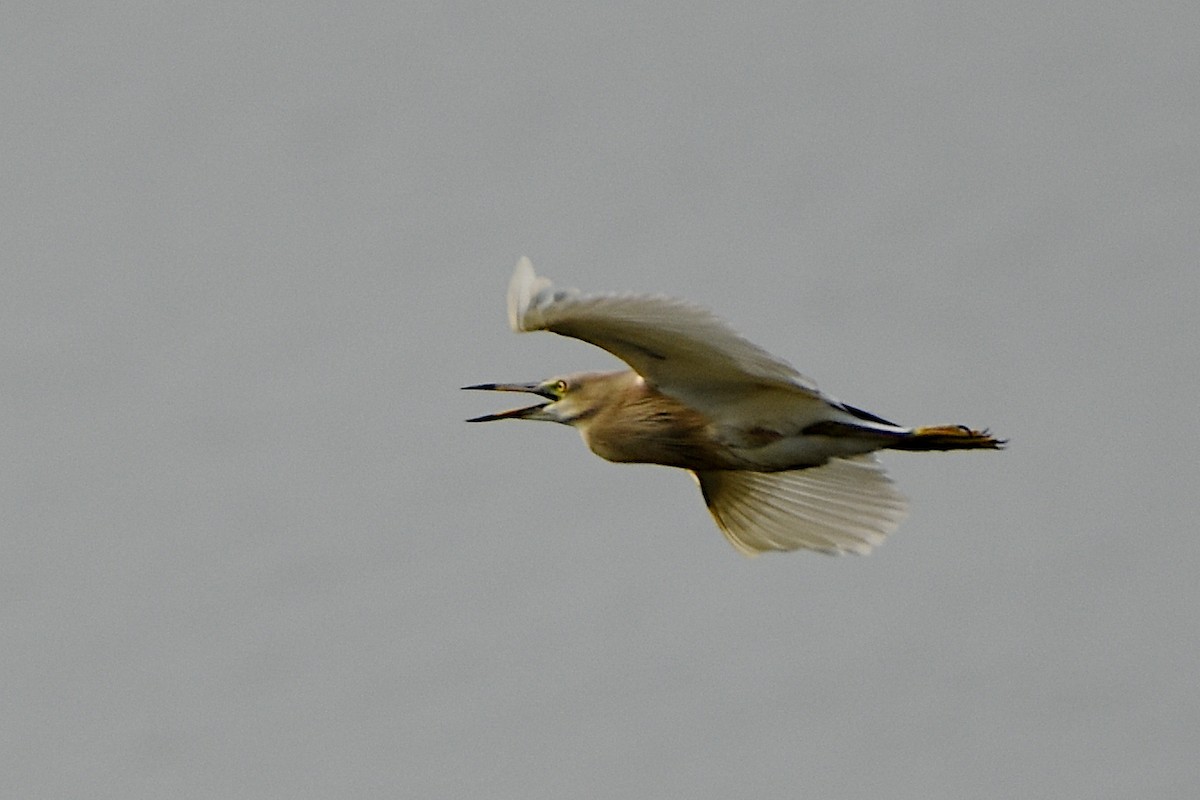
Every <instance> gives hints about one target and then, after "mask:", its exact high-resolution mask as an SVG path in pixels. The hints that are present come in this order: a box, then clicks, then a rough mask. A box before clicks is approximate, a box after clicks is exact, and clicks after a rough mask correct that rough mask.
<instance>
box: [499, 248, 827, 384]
mask: <svg viewBox="0 0 1200 800" xmlns="http://www.w3.org/2000/svg"><path fill="white" fill-rule="evenodd" d="M508 321H509V325H511V327H512V329H513V330H514V331H517V332H522V331H538V330H546V331H553V332H554V333H558V334H561V335H563V336H570V337H573V338H575V339H580V340H582V341H585V342H589V343H591V344H594V345H596V346H597V347H601V348H603V349H605V350H607V351H608V352H610V353H612V354H613V355H615V356H616V357H617V358H620V359H621V360H622V361H624V362H625V363H627V364H628V365H629V366H630V367H632V368H633V369H634V370H635V371H636V372H637V373H638V374H639V375H641V376H642V377H643V378H644V379H646V381H647V382H649V383H650V384H651V385H653V386H654V387H655V388H657V389H659V390H660V391H662V392H664V393H667V394H671V395H673V396H676V397H679V398H680V399H683V400H688V401H696V400H697V398H700V397H705V396H707V397H710V398H712V397H714V396H724V397H725V398H728V397H729V396H736V395H738V394H739V393H743V392H746V391H750V390H761V389H762V388H763V387H764V386H770V387H777V388H785V389H788V390H791V391H794V392H798V393H802V394H804V395H807V396H808V397H809V398H815V397H822V396H821V394H820V392H819V391H818V390H817V387H816V385H815V384H814V383H813V382H812V381H811V380H809V379H808V378H806V377H804V376H803V375H801V374H800V373H799V372H797V371H796V370H795V369H794V368H793V367H792V366H791V365H790V364H788V363H787V362H785V361H783V360H782V359H779V358H777V357H775V356H773V355H771V354H770V353H768V352H767V351H766V350H763V349H762V348H761V347H759V346H758V345H756V344H754V343H752V342H750V341H748V340H746V339H744V338H743V337H742V336H740V335H739V334H737V333H736V332H735V331H734V330H733V329H732V328H730V327H729V325H728V324H726V323H725V322H724V321H723V320H721V319H720V318H719V317H717V316H716V315H714V314H713V313H712V312H710V311H707V310H705V309H702V308H698V307H696V306H693V305H690V304H688V303H685V302H683V301H681V300H675V299H673V298H669V297H659V296H652V295H616V294H599V295H584V294H581V293H579V292H578V291H577V290H574V289H566V290H563V289H555V288H554V286H553V285H552V284H551V282H550V281H549V280H547V279H546V278H543V277H539V276H538V275H537V274H535V273H534V271H533V265H532V264H531V263H530V261H529V259H528V258H522V259H521V260H520V261H519V262H518V263H517V268H516V271H515V272H514V273H513V277H512V281H511V282H510V283H509V289H508ZM822 399H824V398H823V397H822Z"/></svg>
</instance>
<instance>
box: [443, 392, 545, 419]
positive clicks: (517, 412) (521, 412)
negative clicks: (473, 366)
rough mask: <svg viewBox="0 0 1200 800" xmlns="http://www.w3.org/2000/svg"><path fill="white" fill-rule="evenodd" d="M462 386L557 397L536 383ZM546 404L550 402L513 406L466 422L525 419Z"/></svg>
mask: <svg viewBox="0 0 1200 800" xmlns="http://www.w3.org/2000/svg"><path fill="white" fill-rule="evenodd" d="M462 388H463V389H479V390H482V391H485V392H528V393H529V394H536V395H538V396H540V397H545V398H547V399H549V400H555V399H557V398H556V397H555V396H554V395H553V394H551V393H550V391H549V390H547V389H543V388H542V387H541V385H540V384H537V383H480V384H478V385H476V386H464V387H462ZM548 405H550V404H549V403H538V404H537V405H535V406H526V407H525V408H514V409H511V410H509V411H501V412H499V413H497V414H484V415H483V416H482V417H473V418H471V419H469V420H467V422H491V421H492V420H494V419H525V418H526V417H529V416H532V415H533V414H535V413H537V412H538V411H541V410H542V409H543V408H545V407H546V406H548Z"/></svg>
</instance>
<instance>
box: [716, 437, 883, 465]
mask: <svg viewBox="0 0 1200 800" xmlns="http://www.w3.org/2000/svg"><path fill="white" fill-rule="evenodd" d="M885 444H886V440H884V439H881V438H873V437H872V438H866V437H864V438H857V437H854V438H852V437H835V436H812V435H808V434H796V435H795V436H783V437H780V438H779V439H776V440H775V441H773V442H770V443H768V444H765V445H762V446H760V447H754V448H735V449H734V452H735V453H736V455H737V457H738V459H739V460H741V461H742V462H744V463H745V464H746V466H744V467H741V469H755V470H761V471H763V472H780V471H784V470H791V469H804V468H806V467H818V466H820V465H822V464H824V463H826V462H827V461H829V459H831V458H839V457H845V456H857V455H862V454H863V453H870V452H872V451H874V450H878V449H880V448H881V447H883V446H884V445H885Z"/></svg>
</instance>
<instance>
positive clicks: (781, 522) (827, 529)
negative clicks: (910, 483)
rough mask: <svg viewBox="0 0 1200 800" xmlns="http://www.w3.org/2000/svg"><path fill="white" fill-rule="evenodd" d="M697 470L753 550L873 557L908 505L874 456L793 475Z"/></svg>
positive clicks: (714, 504) (734, 534)
mask: <svg viewBox="0 0 1200 800" xmlns="http://www.w3.org/2000/svg"><path fill="white" fill-rule="evenodd" d="M693 474H694V475H695V476H696V481H697V482H698V483H699V484H700V491H701V492H702V493H703V494H704V502H705V503H707V504H708V510H709V511H710V512H712V515H713V519H715V520H716V521H717V526H718V527H719V528H720V529H721V532H722V533H724V534H725V537H726V538H727V539H729V542H730V543H731V544H732V545H733V546H734V547H736V548H737V549H738V550H740V551H741V552H742V553H745V554H746V555H757V554H758V553H762V552H765V551H767V550H797V549H799V548H808V549H810V550H821V551H823V552H826V553H860V554H866V553H869V552H870V551H871V548H872V547H874V546H876V545H878V544H879V543H881V542H882V541H883V539H884V537H885V536H887V535H888V534H889V533H891V532H892V531H894V530H895V529H896V526H898V525H899V524H900V521H901V520H903V519H904V516H905V514H906V513H907V508H908V501H907V500H906V499H905V497H904V495H902V494H900V492H899V491H898V490H897V489H896V487H895V486H894V485H893V484H892V481H891V479H890V478H889V477H888V476H887V475H886V474H885V473H884V471H883V467H881V466H880V465H879V462H878V461H876V460H875V457H874V456H871V455H866V456H854V457H853V458H834V459H831V460H830V461H829V462H828V463H827V464H825V465H824V466H820V467H814V468H813V469H805V470H796V471H789V472H743V471H722V470H715V471H699V472H695V473H693Z"/></svg>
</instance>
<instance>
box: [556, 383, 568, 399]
mask: <svg viewBox="0 0 1200 800" xmlns="http://www.w3.org/2000/svg"><path fill="white" fill-rule="evenodd" d="M554 393H555V394H556V395H558V396H559V397H562V396H563V395H564V394H566V393H567V382H566V381H563V380H558V381H555V382H554Z"/></svg>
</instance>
